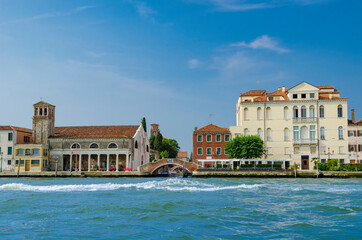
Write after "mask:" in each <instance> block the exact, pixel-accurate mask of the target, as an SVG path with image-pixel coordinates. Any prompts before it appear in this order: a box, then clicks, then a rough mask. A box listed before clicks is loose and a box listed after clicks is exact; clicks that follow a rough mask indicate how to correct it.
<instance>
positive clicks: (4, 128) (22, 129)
mask: <svg viewBox="0 0 362 240" xmlns="http://www.w3.org/2000/svg"><path fill="white" fill-rule="evenodd" d="M0 130H7V131H13V130H15V131H19V132H26V133H33V130H31V129H28V128H21V127H14V126H0Z"/></svg>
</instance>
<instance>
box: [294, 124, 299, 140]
mask: <svg viewBox="0 0 362 240" xmlns="http://www.w3.org/2000/svg"><path fill="white" fill-rule="evenodd" d="M293 139H294V140H299V127H298V126H294V127H293Z"/></svg>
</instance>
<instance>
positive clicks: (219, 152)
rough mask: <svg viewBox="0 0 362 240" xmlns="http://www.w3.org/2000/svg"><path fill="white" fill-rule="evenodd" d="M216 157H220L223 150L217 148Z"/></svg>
mask: <svg viewBox="0 0 362 240" xmlns="http://www.w3.org/2000/svg"><path fill="white" fill-rule="evenodd" d="M216 155H218V156H220V155H221V148H216Z"/></svg>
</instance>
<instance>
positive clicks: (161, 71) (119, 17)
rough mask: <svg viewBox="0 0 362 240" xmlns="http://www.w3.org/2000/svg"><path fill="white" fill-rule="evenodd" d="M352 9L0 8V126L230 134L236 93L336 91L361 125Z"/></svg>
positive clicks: (175, 0)
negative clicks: (215, 128) (42, 123)
mask: <svg viewBox="0 0 362 240" xmlns="http://www.w3.org/2000/svg"><path fill="white" fill-rule="evenodd" d="M361 12H362V1H359V0H356V1H353V0H351V1H342V0H273V1H267V0H259V1H248V0H172V1H170V0H154V1H142V0H140V1H138V0H118V1H111V0H108V1H92V0H88V1H83V0H74V1H48V0H33V1H27V0H15V1H14V0H0V86H1V92H0V93H1V95H0V107H1V109H2V111H1V118H0V124H1V125H7V124H11V125H15V126H23V127H28V128H31V123H32V120H31V119H32V104H34V103H36V102H38V101H39V100H40V98H42V99H43V100H44V101H47V102H49V103H52V104H54V105H56V106H57V108H56V125H57V126H78V125H125V124H132V125H133V124H138V123H140V121H141V118H142V117H143V116H145V117H146V119H147V122H148V123H149V124H150V123H153V122H157V123H159V124H160V128H161V131H162V132H163V135H164V136H166V137H169V138H175V139H176V140H178V142H179V143H180V146H181V148H182V149H183V150H187V151H191V148H192V132H193V130H194V127H195V126H198V127H202V126H204V125H206V124H208V123H210V122H212V123H215V124H218V125H220V126H223V127H229V126H232V125H235V104H236V101H237V98H238V95H239V93H240V92H245V91H248V90H251V89H266V90H268V91H274V90H276V89H277V87H280V86H283V85H285V86H286V87H291V86H294V85H295V84H297V83H299V82H301V81H307V82H309V83H311V84H315V85H334V86H335V87H336V88H337V89H338V90H339V91H340V92H341V96H342V97H348V98H350V101H349V111H350V109H352V108H354V109H356V111H357V118H362V106H361V102H362V98H361V89H362V80H361V78H362V47H361V43H362V28H361V23H362V14H360V13H361Z"/></svg>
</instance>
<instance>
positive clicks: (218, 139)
mask: <svg viewBox="0 0 362 240" xmlns="http://www.w3.org/2000/svg"><path fill="white" fill-rule="evenodd" d="M216 142H221V135H220V134H217V135H216Z"/></svg>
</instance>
